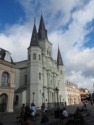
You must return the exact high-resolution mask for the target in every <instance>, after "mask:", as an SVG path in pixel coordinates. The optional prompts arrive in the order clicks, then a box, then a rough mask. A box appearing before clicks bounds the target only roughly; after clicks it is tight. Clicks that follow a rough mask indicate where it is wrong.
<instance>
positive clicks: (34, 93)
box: [32, 92, 35, 103]
mask: <svg viewBox="0 0 94 125" xmlns="http://www.w3.org/2000/svg"><path fill="white" fill-rule="evenodd" d="M32 94H33V103H34V95H35V93H34V92H33V93H32Z"/></svg>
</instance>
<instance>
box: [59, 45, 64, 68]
mask: <svg viewBox="0 0 94 125" xmlns="http://www.w3.org/2000/svg"><path fill="white" fill-rule="evenodd" d="M57 65H58V66H59V65H64V64H63V61H62V57H61V53H60V49H59V47H58V55H57Z"/></svg>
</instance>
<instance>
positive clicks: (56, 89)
mask: <svg viewBox="0 0 94 125" xmlns="http://www.w3.org/2000/svg"><path fill="white" fill-rule="evenodd" d="M55 91H56V94H57V105H58V107H59V103H58V91H59V89H58V88H57V87H56V88H55Z"/></svg>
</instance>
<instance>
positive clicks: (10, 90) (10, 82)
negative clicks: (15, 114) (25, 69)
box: [0, 48, 16, 112]
mask: <svg viewBox="0 0 94 125" xmlns="http://www.w3.org/2000/svg"><path fill="white" fill-rule="evenodd" d="M15 69H16V67H15V65H14V63H13V60H12V57H11V54H10V52H9V51H7V50H4V49H2V48H0V112H12V111H13V100H14V89H15Z"/></svg>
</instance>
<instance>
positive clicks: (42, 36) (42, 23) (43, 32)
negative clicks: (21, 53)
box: [38, 14, 47, 39]
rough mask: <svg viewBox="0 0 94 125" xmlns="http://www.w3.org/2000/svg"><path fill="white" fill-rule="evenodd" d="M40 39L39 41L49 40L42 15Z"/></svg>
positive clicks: (39, 31)
mask: <svg viewBox="0 0 94 125" xmlns="http://www.w3.org/2000/svg"><path fill="white" fill-rule="evenodd" d="M38 37H39V39H46V38H47V30H46V29H45V24H44V20H43V16H42V14H41V18H40V24H39V30H38Z"/></svg>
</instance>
